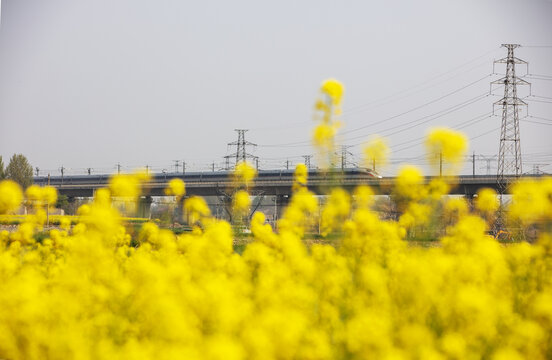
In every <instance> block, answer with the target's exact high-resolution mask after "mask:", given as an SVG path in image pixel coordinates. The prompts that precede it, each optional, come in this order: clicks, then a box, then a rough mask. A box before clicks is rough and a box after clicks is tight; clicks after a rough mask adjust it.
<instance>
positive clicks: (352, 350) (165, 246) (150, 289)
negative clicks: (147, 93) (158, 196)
mask: <svg viewBox="0 0 552 360" xmlns="http://www.w3.org/2000/svg"><path fill="white" fill-rule="evenodd" d="M321 91H322V92H321V95H322V97H321V100H319V101H318V102H317V105H316V108H317V109H318V110H319V111H321V112H322V115H321V116H320V118H319V119H320V124H319V125H318V127H317V129H316V130H315V131H314V142H315V144H316V145H317V146H319V148H320V158H321V159H323V160H324V161H326V163H327V165H328V166H330V165H331V162H332V158H331V153H332V151H330V149H331V147H332V146H333V145H334V140H333V133H334V131H335V130H336V129H337V127H338V125H337V123H338V121H337V120H335V116H339V106H340V103H341V99H340V98H341V96H342V94H343V86H342V85H341V84H340V83H339V82H337V81H335V80H331V81H329V82H325V83H324V84H323V86H322V90H321ZM465 141H466V140H465V138H464V137H463V135H461V134H458V133H455V132H453V131H452V130H447V129H435V130H434V131H432V132H431V133H430V135H429V136H428V138H427V146H428V150H429V151H430V152H433V153H434V154H440V156H443V157H446V158H447V164H456V165H457V164H458V161H460V159H461V158H462V156H461V154H462V153H463V152H464V151H465V149H466V148H467V144H466V142H465ZM366 153H367V159H366V161H367V162H368V163H370V162H371V161H373V158H377V161H378V163H379V164H383V163H384V162H385V157H386V154H387V153H388V150H387V148H386V146H385V142H384V141H383V140H381V139H379V138H377V137H375V138H374V140H373V141H372V142H370V143H369V144H368V145H367V148H366ZM455 169H457V167H455V166H450V167H447V168H446V169H445V171H446V175H447V176H453V175H454V173H453V171H454V170H455ZM254 178H255V170H254V169H253V168H252V167H250V166H248V165H247V164H241V165H240V166H239V167H237V169H236V171H235V174H234V182H235V183H236V189H237V190H236V196H235V198H234V201H233V205H234V211H235V212H236V214H240V216H243V214H245V213H247V211H248V209H249V207H250V205H251V203H250V201H249V197H248V196H247V191H248V189H249V187H251V186H252V185H253V183H254ZM443 179H446V177H444V178H443ZM147 181H148V177H147V175H145V174H144V173H141V172H138V173H135V174H128V175H120V176H114V177H113V179H112V180H111V182H110V185H109V188H107V189H102V190H100V191H97V192H96V194H95V197H94V200H93V202H92V203H90V204H87V205H83V206H81V208H80V209H79V214H78V215H79V216H78V223H77V224H75V225H72V224H71V220H70V219H66V220H64V219H61V220H60V227H59V229H55V230H51V231H50V232H49V236H48V237H47V238H46V239H44V240H42V241H40V242H37V241H36V240H35V238H34V234H36V233H37V232H38V231H41V229H42V228H43V226H44V223H45V216H46V211H45V209H46V207H47V206H51V204H53V203H55V199H56V193H55V190H53V189H52V188H48V187H43V188H41V187H36V186H32V187H29V188H28V189H27V190H26V191H25V192H23V191H22V189H20V188H19V186H18V185H17V184H15V183H13V182H10V181H4V182H1V183H0V215H1V214H9V213H10V212H12V211H14V210H15V209H17V208H18V207H19V206H20V205H21V203H22V202H25V203H26V204H27V205H28V206H32V207H34V214H33V215H28V216H26V217H25V218H24V219H23V221H22V223H21V224H20V225H19V226H18V228H17V230H16V231H13V232H7V231H2V232H0V359H153V358H155V359H213V360H214V359H230V360H232V359H496V360H503V359H550V358H552V179H550V178H546V179H544V178H543V179H542V180H535V181H530V182H519V183H517V184H515V185H513V186H512V193H513V196H512V198H513V200H512V204H511V205H510V207H509V209H507V213H508V214H509V215H508V216H509V218H508V221H512V222H519V223H520V224H523V226H532V227H534V228H536V229H537V230H538V239H537V241H536V242H535V243H534V244H529V243H526V242H519V243H513V244H511V245H508V246H504V245H502V244H500V243H499V242H497V241H496V240H495V239H494V238H492V237H490V236H488V235H487V231H488V229H489V226H490V223H491V221H492V219H493V214H494V213H495V212H496V211H497V209H498V202H497V196H496V194H495V193H494V192H493V191H492V190H488V189H487V190H483V191H481V192H480V194H479V196H478V198H477V200H476V202H475V203H474V204H473V206H471V205H470V204H468V203H467V202H466V201H465V200H463V199H457V198H455V199H448V198H446V197H443V195H445V194H447V192H448V190H449V189H448V185H447V183H446V182H445V181H444V180H442V179H441V180H436V181H434V182H432V183H429V184H424V183H423V181H422V174H421V172H420V170H418V169H416V168H414V167H404V168H403V169H402V170H401V171H400V173H399V176H398V180H397V183H396V185H395V189H394V194H393V196H394V199H395V200H396V202H397V204H398V205H397V206H398V208H399V209H400V213H401V215H400V217H399V218H398V219H397V220H382V219H380V217H379V215H378V214H377V213H376V212H375V211H374V209H373V203H374V197H373V192H372V190H371V189H370V188H369V187H368V186H360V187H358V188H357V189H356V190H355V191H354V192H353V193H352V194H349V193H348V192H346V191H344V190H342V189H339V188H335V189H332V190H331V191H330V192H329V193H328V201H327V202H326V203H325V205H324V206H323V207H322V208H320V205H319V202H318V200H317V198H316V197H315V195H314V193H312V192H311V191H309V189H308V172H307V171H306V167H305V166H304V165H299V166H298V167H297V169H296V176H295V183H294V186H293V196H292V198H291V201H290V204H289V206H288V207H287V208H286V209H285V210H284V212H283V215H282V218H281V219H280V221H279V223H278V224H277V229H274V228H273V227H272V226H271V225H269V224H267V223H266V221H265V220H266V219H265V216H264V214H262V213H260V212H256V213H255V214H254V215H253V217H252V219H251V221H250V227H251V232H252V235H253V241H252V242H251V243H249V244H248V245H247V247H246V248H245V250H244V251H243V253H242V254H238V253H236V252H234V251H233V230H232V226H231V225H230V224H229V223H228V222H226V221H223V220H218V219H215V218H214V217H213V216H212V215H211V213H210V211H209V207H208V206H207V204H206V203H205V201H204V200H203V199H202V198H200V197H188V198H185V199H182V197H183V196H184V195H185V184H184V183H182V182H179V181H174V182H171V184H169V186H168V188H167V192H166V193H167V195H172V196H176V197H178V198H179V199H181V201H183V208H184V209H185V211H186V213H187V216H188V219H189V221H190V223H191V224H192V226H193V231H192V232H190V233H184V234H180V235H175V234H173V233H172V232H171V231H169V230H165V229H160V228H159V227H158V226H157V225H156V224H154V223H151V222H150V223H146V224H144V225H143V226H142V228H141V230H140V232H139V234H137V235H136V236H135V238H132V237H131V235H130V234H129V233H128V232H127V230H126V229H125V227H124V225H123V222H122V219H121V215H120V214H119V213H118V211H117V210H116V209H115V208H114V207H113V206H112V201H111V200H112V198H114V197H117V198H125V199H128V201H129V203H132V202H134V201H135V199H136V197H137V196H139V194H140V189H141V187H142V186H143V184H144V183H146V182H147ZM436 211H442V212H444V213H445V215H446V217H447V219H448V220H447V221H448V222H449V223H450V224H449V226H448V228H447V231H446V234H445V235H444V236H443V237H441V238H440V240H439V243H440V246H436V247H432V248H429V249H426V248H419V247H412V246H409V245H408V243H407V241H406V240H405V239H406V237H407V234H408V233H409V232H410V231H413V230H414V229H416V227H418V226H420V225H423V224H424V223H427V222H428V221H429V220H430V218H431V217H432V214H434V213H435V212H436ZM318 217H320V227H321V232H322V233H323V234H325V235H329V234H338V241H337V243H336V244H334V245H326V244H314V245H312V246H310V247H307V246H306V245H305V242H304V241H303V239H304V237H305V234H307V233H308V232H309V231H310V229H312V226H313V225H314V224H315V223H318ZM131 244H133V245H132V246H131Z"/></svg>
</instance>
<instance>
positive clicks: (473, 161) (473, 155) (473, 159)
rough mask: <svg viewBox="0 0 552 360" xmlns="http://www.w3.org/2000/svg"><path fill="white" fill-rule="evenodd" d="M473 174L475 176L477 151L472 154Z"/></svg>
mask: <svg viewBox="0 0 552 360" xmlns="http://www.w3.org/2000/svg"><path fill="white" fill-rule="evenodd" d="M472 176H473V177H475V151H474V152H473V154H472Z"/></svg>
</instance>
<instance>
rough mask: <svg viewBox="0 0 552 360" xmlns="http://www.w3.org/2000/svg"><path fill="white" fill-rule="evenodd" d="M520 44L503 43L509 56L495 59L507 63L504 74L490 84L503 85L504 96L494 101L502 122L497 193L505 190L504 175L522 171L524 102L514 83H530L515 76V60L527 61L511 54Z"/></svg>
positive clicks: (524, 62)
mask: <svg viewBox="0 0 552 360" xmlns="http://www.w3.org/2000/svg"><path fill="white" fill-rule="evenodd" d="M519 46H520V45H516V44H502V47H505V48H507V49H508V56H507V57H505V58H503V59H500V60H496V61H495V62H494V63H495V64H497V63H500V64H506V76H504V77H503V78H502V79H499V80H496V81H493V82H492V84H499V85H504V97H503V98H502V99H500V100H498V101H497V102H495V103H494V104H493V107H494V105H501V106H502V126H501V130H500V149H499V152H498V173H497V181H498V187H499V190H500V193H501V194H502V193H504V191H505V190H506V186H507V183H506V181H505V178H504V176H505V175H516V176H520V175H521V174H522V164H521V140H520V135H519V107H520V106H527V103H526V102H525V101H523V100H521V99H520V98H518V96H517V85H530V84H529V83H528V82H527V81H525V80H523V79H521V78H519V77H517V76H516V64H525V65H528V64H527V62H526V61H523V60H521V59H518V58H517V57H515V56H514V49H515V48H517V47H519Z"/></svg>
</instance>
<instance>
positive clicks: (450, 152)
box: [425, 128, 468, 175]
mask: <svg viewBox="0 0 552 360" xmlns="http://www.w3.org/2000/svg"><path fill="white" fill-rule="evenodd" d="M425 146H426V149H427V153H428V159H429V161H430V163H431V164H432V165H433V166H434V167H436V168H438V167H439V164H440V161H441V160H442V166H443V171H444V173H445V174H446V175H453V173H454V172H455V171H457V170H459V168H460V167H461V165H462V163H463V160H464V155H465V153H466V150H467V148H468V139H467V138H466V136H465V135H464V134H463V133H461V132H458V131H454V130H451V129H448V128H434V129H431V130H430V132H429V134H428V135H427V137H426V140H425Z"/></svg>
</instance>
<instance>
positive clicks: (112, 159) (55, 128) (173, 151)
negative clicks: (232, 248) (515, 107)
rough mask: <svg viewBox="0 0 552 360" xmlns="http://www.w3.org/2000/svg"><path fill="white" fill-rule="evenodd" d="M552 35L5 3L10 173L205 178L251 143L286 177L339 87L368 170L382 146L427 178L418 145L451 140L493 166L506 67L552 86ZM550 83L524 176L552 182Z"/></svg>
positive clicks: (538, 21)
mask: <svg viewBox="0 0 552 360" xmlns="http://www.w3.org/2000/svg"><path fill="white" fill-rule="evenodd" d="M550 19H552V1H550V0H462V1H443V0H417V1H407V0H404V1H389V0H385V1H326V0H316V1H287V0H284V1H272V2H266V1H259V0H256V1H253V0H251V1H244V0H239V1H194V2H192V1H176V0H159V1H142V0H93V1H92V0H90V1H75V0H48V1H45V0H2V4H1V27H0V155H2V156H3V157H4V159H7V158H9V157H10V156H11V154H13V153H23V154H25V155H26V156H27V157H28V158H29V160H30V161H31V163H32V165H33V166H38V167H40V168H41V169H42V170H44V171H50V172H52V174H55V173H59V172H58V169H59V168H60V167H61V166H62V165H63V166H64V167H66V168H67V169H68V172H69V173H84V172H85V169H86V168H88V167H91V168H93V169H94V170H93V171H94V172H102V173H103V172H111V171H113V170H114V169H115V164H116V163H117V162H120V163H121V164H122V165H123V166H124V167H125V168H126V169H130V168H133V167H139V166H145V165H146V164H147V165H150V166H153V167H154V169H155V170H156V171H161V169H167V170H169V171H173V170H174V168H173V167H172V165H173V160H175V159H179V160H186V162H187V163H188V167H189V168H193V169H207V167H208V166H210V165H208V164H210V163H211V162H213V161H215V162H216V163H217V166H220V165H221V164H222V162H223V159H222V157H223V156H224V155H226V154H229V153H231V152H233V151H234V150H235V149H232V148H228V146H227V145H226V144H227V143H228V142H231V141H234V140H236V137H237V135H236V133H235V132H234V129H236V128H240V129H250V131H249V132H248V133H247V134H246V135H247V136H246V139H247V140H249V141H251V142H254V143H257V144H258V145H259V146H258V147H257V148H256V150H255V151H254V154H255V155H258V156H259V157H260V159H261V163H260V165H261V167H262V168H281V167H282V166H283V164H284V163H285V161H286V159H287V158H289V159H290V160H291V161H293V163H297V162H300V161H301V155H304V154H312V153H313V149H312V148H311V147H310V146H309V145H306V144H307V143H308V142H309V140H310V136H311V135H310V134H311V131H312V128H313V127H314V122H313V120H312V114H313V104H314V101H315V98H316V96H317V92H318V87H319V85H320V83H321V81H322V80H324V79H326V78H329V77H335V78H337V79H339V80H341V81H342V82H343V83H344V84H345V87H346V93H345V99H344V127H343V128H342V130H343V131H344V132H347V131H350V132H348V133H345V134H344V135H342V136H341V137H340V141H341V143H343V144H350V145H356V146H354V147H352V148H351V149H350V151H351V152H352V153H353V154H354V155H355V157H354V158H352V159H354V160H355V161H358V160H359V155H360V146H359V145H358V144H360V143H362V142H363V141H365V140H366V139H367V138H368V137H369V135H371V134H374V133H379V134H382V135H389V138H388V140H389V143H390V145H391V148H392V150H393V154H392V159H393V161H394V163H395V164H396V163H398V162H401V161H409V162H413V163H420V164H421V161H420V158H419V157H421V156H422V155H423V153H424V150H423V147H422V145H420V144H418V142H419V140H418V139H420V138H421V137H422V136H423V135H424V134H425V132H426V131H427V129H428V128H429V127H431V126H441V125H444V126H451V127H460V126H463V127H464V128H463V129H462V130H463V131H464V132H465V133H466V134H467V135H468V137H470V138H473V140H472V141H471V144H470V153H471V152H472V151H475V152H476V153H477V154H484V155H489V156H490V155H493V154H496V153H497V152H498V146H499V126H500V121H501V119H500V117H498V116H497V117H488V116H487V117H485V115H486V114H487V113H489V112H490V111H492V102H493V101H496V100H498V99H499V98H500V96H486V97H485V96H484V94H485V93H486V92H488V91H489V82H490V81H492V80H496V79H498V78H499V77H500V75H492V74H491V73H492V71H493V67H492V62H493V59H498V58H501V57H504V56H506V51H505V49H500V44H502V43H519V44H522V45H523V46H524V47H522V48H520V49H517V50H516V55H517V56H518V57H520V58H522V59H524V60H527V61H529V63H530V67H529V72H530V73H533V74H539V75H547V76H549V77H550V76H552V47H551V46H552V21H550ZM536 46H539V47H536ZM503 70H504V68H503V67H500V66H497V67H496V71H497V72H499V71H503ZM518 72H519V74H525V72H526V70H525V68H522V67H518ZM547 79H548V80H547ZM549 79H550V78H547V77H542V78H540V79H533V80H530V81H531V82H532V83H533V86H532V94H533V95H535V96H533V97H530V98H528V100H530V101H528V103H529V104H530V105H529V114H530V115H531V116H534V117H533V118H528V119H527V120H530V121H533V122H530V121H524V122H522V123H521V138H522V152H523V156H524V167H525V168H524V171H529V170H531V168H532V165H533V164H552V142H551V141H550V137H551V135H552V126H551V124H552V120H550V119H552V81H551V80H549ZM470 84H471V85H470ZM468 85H469V86H468ZM502 91H503V90H502V89H501V88H500V87H497V90H496V91H495V92H494V93H495V94H497V95H501V94H502ZM519 93H520V96H526V95H528V94H529V92H528V89H522V88H520V89H519ZM449 94H450V95H449ZM445 95H447V96H445ZM478 96H481V97H479V98H478ZM441 97H443V98H442V99H440V100H437V99H439V98H441ZM470 100H473V103H471V102H470ZM537 100H538V101H537ZM414 108H418V109H417V110H413V111H410V110H411V109H414ZM496 110H497V111H496V112H495V113H496V114H500V110H499V109H498V108H497V109H496ZM405 112H406V114H404V115H401V116H398V115H400V114H402V113H405ZM537 118H540V119H537ZM386 119H388V120H386ZM472 119H473V121H470V120H472ZM545 119H548V120H545ZM359 128H360V129H359ZM493 129H494V130H493ZM297 143H298V144H297ZM251 151H252V152H253V149H251ZM417 157H418V158H417ZM484 165H485V162H484V161H482V160H481V161H479V162H478V163H477V167H478V169H477V171H478V173H484V172H485V171H486V169H485V166H484ZM491 165H492V167H493V170H492V171H493V173H494V172H495V171H496V170H494V169H495V168H496V163H491ZM393 169H394V168H393V167H390V168H389V169H387V171H385V172H384V173H387V174H389V173H392V172H393ZM543 169H544V170H547V171H552V166H550V165H548V166H543ZM465 171H466V172H468V171H471V165H469V166H467V167H466V170H465Z"/></svg>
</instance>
